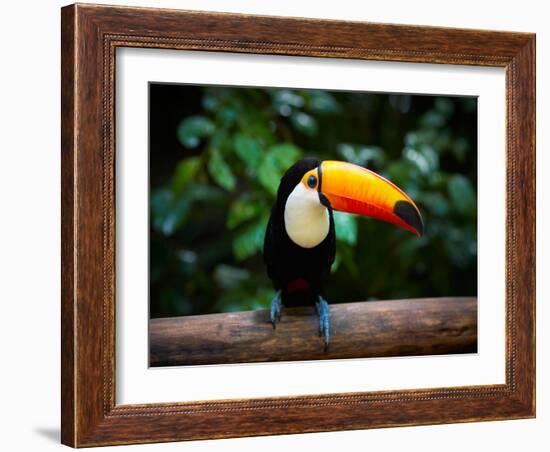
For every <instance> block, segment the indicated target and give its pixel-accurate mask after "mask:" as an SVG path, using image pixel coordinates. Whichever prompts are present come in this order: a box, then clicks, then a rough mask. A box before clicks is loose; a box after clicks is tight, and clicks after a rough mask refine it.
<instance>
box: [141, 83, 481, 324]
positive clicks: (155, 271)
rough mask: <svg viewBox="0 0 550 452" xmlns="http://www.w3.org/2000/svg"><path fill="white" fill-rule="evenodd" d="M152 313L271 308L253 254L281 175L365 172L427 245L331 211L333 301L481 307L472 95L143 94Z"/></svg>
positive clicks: (186, 89) (166, 90)
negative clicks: (421, 228)
mask: <svg viewBox="0 0 550 452" xmlns="http://www.w3.org/2000/svg"><path fill="white" fill-rule="evenodd" d="M149 89H150V92H149V102H150V109H149V114H150V120H149V127H150V130H149V131H150V134H149V136H150V155H149V158H150V167H149V169H150V315H151V317H152V318H156V317H168V316H179V315H191V314H207V313H215V312H227V311H242V310H250V309H267V308H268V307H269V305H270V301H271V298H272V297H273V294H274V292H273V288H272V285H271V281H270V280H269V279H268V278H267V276H266V274H265V268H264V265H263V260H262V248H263V239H264V232H265V227H266V224H267V220H268V218H269V213H270V209H271V206H272V204H273V202H274V199H275V194H276V191H277V188H278V185H279V179H280V178H281V176H282V174H283V173H284V171H285V170H286V169H287V168H288V167H289V166H290V165H292V164H293V163H294V162H295V161H296V160H298V159H300V158H302V157H305V156H313V157H317V158H319V159H322V160H327V159H334V160H345V161H348V162H352V163H356V164H359V165H362V166H364V167H367V168H369V169H372V170H373V171H375V172H377V173H379V174H381V175H383V176H385V177H387V178H388V179H390V180H391V181H392V182H394V183H396V184H397V185H398V186H399V187H400V188H402V189H403V190H404V191H405V192H406V193H407V194H408V195H409V196H410V197H411V198H412V199H413V200H414V201H415V203H416V204H417V205H418V207H419V209H420V211H421V213H422V216H423V219H424V225H425V234H424V236H423V237H422V238H420V239H419V238H417V237H416V236H414V235H413V234H411V233H409V232H407V231H405V230H404V229H400V228H399V229H398V228H397V227H395V226H393V225H390V224H388V223H382V222H378V221H376V220H371V219H367V218H364V217H361V218H359V217H355V216H352V215H348V214H339V213H335V222H336V234H337V240H338V242H337V253H336V262H335V264H334V265H333V267H332V276H331V279H330V281H329V283H328V284H327V287H326V292H325V295H326V298H327V300H328V301H329V303H340V302H352V301H365V300H376V299H392V298H414V297H440V296H475V295H477V210H476V198H477V196H476V187H477V172H476V171H477V100H476V98H474V97H440V96H425V95H401V94H372V93H362V92H332V91H319V90H305V89H279V88H277V89H274V88H235V87H214V86H191V85H170V84H150V87H149Z"/></svg>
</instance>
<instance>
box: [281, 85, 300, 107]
mask: <svg viewBox="0 0 550 452" xmlns="http://www.w3.org/2000/svg"><path fill="white" fill-rule="evenodd" d="M273 103H274V104H275V105H276V106H277V107H281V106H285V105H286V106H290V107H297V108H301V107H302V106H303V105H304V99H303V98H302V96H300V95H299V94H297V93H296V92H294V91H291V90H289V89H279V90H276V91H275V95H274V99H273Z"/></svg>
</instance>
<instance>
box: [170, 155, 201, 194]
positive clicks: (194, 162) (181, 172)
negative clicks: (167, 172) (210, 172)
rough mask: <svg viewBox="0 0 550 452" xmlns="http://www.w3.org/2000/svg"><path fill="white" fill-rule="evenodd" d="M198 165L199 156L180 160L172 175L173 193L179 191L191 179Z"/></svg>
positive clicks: (199, 161) (199, 162)
mask: <svg viewBox="0 0 550 452" xmlns="http://www.w3.org/2000/svg"><path fill="white" fill-rule="evenodd" d="M200 165H201V160H200V158H199V157H191V158H188V159H185V160H182V161H180V162H179V163H178V164H177V166H176V170H175V171H174V176H173V177H172V190H173V191H174V192H175V193H181V191H182V190H183V189H184V188H185V187H186V186H187V184H188V183H189V182H191V181H192V180H193V178H194V177H195V175H196V174H197V172H198V170H199V168H200Z"/></svg>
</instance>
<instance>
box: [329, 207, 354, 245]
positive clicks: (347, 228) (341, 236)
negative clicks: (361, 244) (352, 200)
mask: <svg viewBox="0 0 550 452" xmlns="http://www.w3.org/2000/svg"><path fill="white" fill-rule="evenodd" d="M334 227H335V228H336V238H337V239H338V240H339V241H342V242H345V243H349V244H350V245H355V244H356V243H357V220H356V218H355V217H354V216H353V215H350V214H348V213H343V212H334Z"/></svg>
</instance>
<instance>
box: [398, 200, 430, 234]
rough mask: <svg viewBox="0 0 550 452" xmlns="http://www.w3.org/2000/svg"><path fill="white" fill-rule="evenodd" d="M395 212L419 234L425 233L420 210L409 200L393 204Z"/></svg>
mask: <svg viewBox="0 0 550 452" xmlns="http://www.w3.org/2000/svg"><path fill="white" fill-rule="evenodd" d="M393 213H395V214H396V215H397V216H398V217H399V218H401V219H402V220H403V221H404V222H405V223H407V224H408V225H409V226H410V227H411V228H413V229H414V230H415V231H416V232H417V233H418V235H419V236H421V235H422V234H423V233H424V224H423V223H422V218H421V217H420V214H419V213H418V210H416V209H415V208H414V206H413V205H412V204H411V203H410V202H407V201H397V202H396V203H395V206H393Z"/></svg>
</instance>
